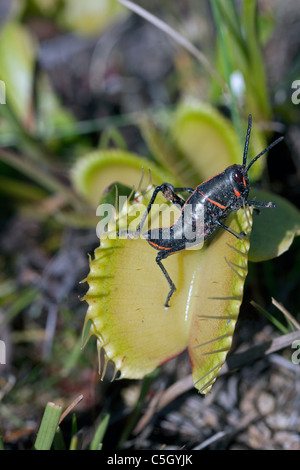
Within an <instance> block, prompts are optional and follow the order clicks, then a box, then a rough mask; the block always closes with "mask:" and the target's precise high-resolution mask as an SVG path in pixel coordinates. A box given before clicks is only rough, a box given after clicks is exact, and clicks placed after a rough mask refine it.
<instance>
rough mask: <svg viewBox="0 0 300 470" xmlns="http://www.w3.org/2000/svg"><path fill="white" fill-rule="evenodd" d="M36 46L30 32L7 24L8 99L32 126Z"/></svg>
mask: <svg viewBox="0 0 300 470" xmlns="http://www.w3.org/2000/svg"><path fill="white" fill-rule="evenodd" d="M35 55H36V45H35V42H34V40H33V38H32V36H31V35H30V34H29V32H28V31H27V29H25V28H24V27H23V26H21V25H20V24H17V23H13V22H12V23H7V24H6V25H5V26H4V27H3V28H2V30H1V35H0V79H1V80H3V81H4V83H5V88H6V98H7V102H8V103H9V105H10V106H11V107H12V110H13V112H14V113H15V115H16V116H17V117H18V118H19V119H20V120H21V121H22V123H23V125H24V126H25V127H27V128H30V127H31V125H32V117H33V116H32V87H33V69H34V61H35Z"/></svg>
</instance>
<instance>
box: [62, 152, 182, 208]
mask: <svg viewBox="0 0 300 470" xmlns="http://www.w3.org/2000/svg"><path fill="white" fill-rule="evenodd" d="M143 168H144V170H145V172H147V173H148V175H145V186H147V178H148V182H149V173H151V178H153V181H155V183H156V184H160V183H163V182H164V181H169V182H171V183H175V184H176V181H175V178H174V177H173V176H172V175H171V174H169V173H167V172H166V171H165V170H162V169H160V168H159V167H158V166H157V165H155V164H154V163H152V162H151V161H150V160H147V159H146V158H143V157H140V156H139V155H136V154H133V153H129V152H124V151H121V150H99V151H96V152H93V153H91V154H88V155H84V156H83V157H81V158H79V159H78V160H77V161H76V164H75V165H74V167H73V169H72V172H71V179H72V183H73V186H74V188H75V189H76V191H77V192H78V193H79V194H81V195H83V196H84V197H85V198H86V199H87V200H88V201H89V202H90V203H91V204H92V205H93V206H97V205H98V203H99V200H100V198H101V196H102V194H103V192H104V191H105V190H106V188H107V187H108V186H109V185H110V184H111V183H112V182H113V181H119V182H120V183H122V184H125V185H128V186H131V187H132V186H134V185H136V186H137V185H138V184H139V181H140V179H141V175H142V169H143ZM149 170H150V172H149Z"/></svg>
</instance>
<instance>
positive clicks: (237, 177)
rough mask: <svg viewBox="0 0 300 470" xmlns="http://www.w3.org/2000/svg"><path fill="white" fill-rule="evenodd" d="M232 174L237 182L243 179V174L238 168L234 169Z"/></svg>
mask: <svg viewBox="0 0 300 470" xmlns="http://www.w3.org/2000/svg"><path fill="white" fill-rule="evenodd" d="M232 176H233V179H234V181H236V182H237V183H241V182H242V181H243V175H242V173H241V172H240V171H239V170H234V172H233V175H232Z"/></svg>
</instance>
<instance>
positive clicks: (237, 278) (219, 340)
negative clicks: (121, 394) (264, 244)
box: [84, 188, 252, 393]
mask: <svg viewBox="0 0 300 470" xmlns="http://www.w3.org/2000/svg"><path fill="white" fill-rule="evenodd" d="M152 191H153V188H147V191H145V192H143V194H139V195H137V197H135V200H136V199H138V200H139V202H140V203H143V204H144V205H145V206H146V205H147V203H148V201H149V199H150V196H151V194H152ZM165 206H166V207H167V208H166V209H165V211H164V212H163V220H162V223H164V222H165V219H164V218H166V219H167V218H168V217H169V215H168V206H167V205H166V204H165ZM126 215H127V216H128V217H129V219H128V220H126ZM134 218H136V209H135V207H134V204H131V203H130V202H128V204H127V207H126V205H125V206H123V208H122V210H121V212H120V213H116V214H115V216H114V217H112V218H111V220H110V222H109V224H108V227H107V232H105V233H103V234H102V236H101V239H100V246H99V248H97V249H96V250H95V253H94V259H90V273H89V275H88V276H87V278H86V279H85V281H87V282H88V285H89V289H88V291H87V293H86V295H85V297H84V300H86V302H87V303H88V305H89V307H88V311H87V314H86V321H85V331H86V330H87V329H89V330H88V332H87V331H86V333H87V336H88V337H90V336H92V335H95V336H96V338H97V347H98V351H99V356H100V353H101V352H102V353H103V355H104V364H102V368H101V369H102V370H100V373H101V375H102V376H104V374H105V370H106V364H107V362H108V361H112V362H113V363H114V366H115V375H116V374H117V372H118V375H119V377H120V378H131V379H140V378H143V377H144V376H145V375H147V374H149V373H150V372H151V371H153V370H154V369H155V368H156V367H157V366H158V365H160V364H162V363H163V362H165V361H167V360H168V359H170V358H172V357H174V356H176V355H177V354H179V353H180V352H181V351H183V350H184V349H186V348H188V351H189V354H190V358H191V362H192V368H193V377H194V383H195V387H196V388H197V389H198V390H199V391H200V392H201V393H207V392H208V391H209V390H210V388H211V385H212V384H213V382H214V380H215V378H216V376H217V374H218V372H219V370H220V368H221V366H222V364H223V363H224V361H225V358H226V355H227V353H228V351H229V349H230V346H231V339H232V335H233V332H234V327H235V323H236V320H237V316H238V313H239V307H240V304H241V302H242V296H243V286H244V281H245V277H246V274H247V254H248V250H249V240H248V238H245V239H243V240H238V239H236V238H235V237H234V236H233V235H232V234H230V233H228V232H225V231H224V230H222V229H221V230H219V231H218V233H217V234H216V236H214V237H213V238H211V240H210V241H209V242H207V243H205V245H204V247H203V248H202V249H200V250H198V249H195V248H194V249H192V250H186V251H184V252H182V253H178V254H175V255H174V256H170V257H169V258H168V259H166V260H164V265H165V267H166V269H167V270H168V272H169V274H170V276H171V278H172V280H173V282H174V283H175V285H176V287H177V290H176V292H175V293H174V295H173V296H172V298H171V301H170V305H171V306H170V308H169V309H166V308H165V307H164V303H165V299H166V295H167V293H168V289H169V287H168V285H167V282H166V280H165V279H164V277H163V276H162V273H161V271H160V269H159V268H158V266H157V265H156V263H155V256H156V253H157V252H155V250H153V248H151V247H150V246H149V245H148V243H147V242H146V240H144V239H134V240H128V239H125V240H123V239H120V238H118V237H116V236H115V235H116V231H118V230H119V229H120V230H123V229H125V228H126V227H127V226H128V223H130V222H132V221H133V220H134ZM138 221H139V220H138V219H135V224H136V225H137V224H138ZM151 221H152V219H151ZM251 221H252V217H251V213H250V211H249V210H248V209H247V216H246V214H245V212H244V210H240V211H238V212H237V213H233V214H232V215H231V216H230V217H229V218H228V220H227V223H228V224H229V226H230V227H231V228H232V229H233V230H236V231H239V232H240V231H241V230H244V231H245V232H246V233H247V235H248V236H249V234H250V231H251ZM157 222H160V221H159V220H158V221H157Z"/></svg>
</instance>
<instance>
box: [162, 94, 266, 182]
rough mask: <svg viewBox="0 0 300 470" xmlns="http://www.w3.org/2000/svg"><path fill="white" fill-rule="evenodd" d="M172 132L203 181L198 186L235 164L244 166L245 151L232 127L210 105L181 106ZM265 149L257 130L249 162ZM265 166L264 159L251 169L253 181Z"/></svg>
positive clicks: (250, 146) (253, 131)
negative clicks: (242, 160)
mask: <svg viewBox="0 0 300 470" xmlns="http://www.w3.org/2000/svg"><path fill="white" fill-rule="evenodd" d="M170 132H171V134H172V136H173V138H174V141H175V143H176V144H177V146H178V148H179V149H180V151H181V152H182V153H183V155H184V156H185V158H186V159H187V160H188V161H189V162H190V164H191V167H192V168H193V169H194V173H196V175H197V177H198V178H199V180H198V181H197V182H196V184H199V183H201V181H205V180H206V179H208V178H211V177H212V176H213V175H215V174H217V173H219V172H220V171H223V170H224V169H225V168H226V167H228V166H230V165H232V164H234V163H237V164H241V159H242V155H243V147H242V145H241V143H240V142H239V139H238V137H237V135H236V133H235V131H234V128H233V126H232V123H231V122H230V121H229V120H227V119H226V118H225V117H224V116H223V115H222V114H221V113H219V112H218V111H217V110H216V109H214V108H213V107H211V106H209V105H208V104H204V103H201V102H192V103H183V104H181V105H180V106H179V107H178V108H177V110H176V112H175V113H174V116H173V119H172V123H171V125H170ZM264 147H265V142H264V139H263V138H262V137H261V135H260V133H259V132H258V131H257V130H256V129H255V127H253V128H252V133H251V140H250V145H249V159H250V157H251V158H253V156H254V155H256V154H257V153H258V152H259V151H260V150H261V149H262V148H264ZM263 164H264V163H263V160H262V159H260V160H259V161H258V162H257V163H256V165H255V166H254V167H253V168H252V169H251V178H255V179H257V178H258V177H259V176H260V174H261V171H262V168H263Z"/></svg>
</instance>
